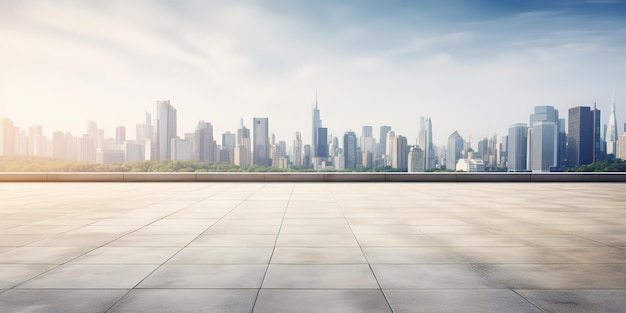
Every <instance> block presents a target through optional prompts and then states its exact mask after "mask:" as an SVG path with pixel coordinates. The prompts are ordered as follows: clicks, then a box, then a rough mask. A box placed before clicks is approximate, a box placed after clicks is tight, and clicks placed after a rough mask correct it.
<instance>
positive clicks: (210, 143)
mask: <svg viewBox="0 0 626 313" xmlns="http://www.w3.org/2000/svg"><path fill="white" fill-rule="evenodd" d="M215 147H216V143H215V139H214V138H213V125H211V123H208V122H205V121H199V122H198V127H196V131H195V133H194V136H193V145H192V158H193V159H194V160H196V161H200V162H215V161H216V160H215V153H216V152H215Z"/></svg>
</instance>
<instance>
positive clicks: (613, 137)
mask: <svg viewBox="0 0 626 313" xmlns="http://www.w3.org/2000/svg"><path fill="white" fill-rule="evenodd" d="M617 134H618V133H617V118H616V117H615V91H613V98H612V104H611V114H609V128H608V130H607V136H606V153H607V155H611V154H612V157H613V158H614V157H615V152H616V149H617Z"/></svg>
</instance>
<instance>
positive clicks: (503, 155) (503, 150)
mask: <svg viewBox="0 0 626 313" xmlns="http://www.w3.org/2000/svg"><path fill="white" fill-rule="evenodd" d="M508 145H509V136H504V137H502V139H501V140H500V143H499V144H498V153H497V160H498V167H506V162H507V155H508V151H507V148H508Z"/></svg>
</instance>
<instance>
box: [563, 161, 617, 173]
mask: <svg viewBox="0 0 626 313" xmlns="http://www.w3.org/2000/svg"><path fill="white" fill-rule="evenodd" d="M569 171H570V172H626V161H625V160H622V159H614V160H606V161H600V162H595V163H591V164H587V165H583V166H581V167H579V168H576V169H572V170H569Z"/></svg>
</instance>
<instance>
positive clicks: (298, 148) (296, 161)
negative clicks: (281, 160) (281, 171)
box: [291, 132, 303, 167]
mask: <svg viewBox="0 0 626 313" xmlns="http://www.w3.org/2000/svg"><path fill="white" fill-rule="evenodd" d="M302 156H303V155H302V136H301V135H300V132H296V139H294V140H293V147H292V148H291V163H292V164H293V166H295V167H302V165H303V163H302Z"/></svg>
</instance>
